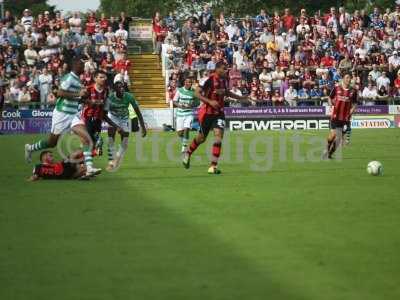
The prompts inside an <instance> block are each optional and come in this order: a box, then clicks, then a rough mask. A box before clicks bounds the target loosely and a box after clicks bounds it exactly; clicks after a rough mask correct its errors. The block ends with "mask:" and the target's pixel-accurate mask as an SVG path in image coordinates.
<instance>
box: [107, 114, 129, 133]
mask: <svg viewBox="0 0 400 300" xmlns="http://www.w3.org/2000/svg"><path fill="white" fill-rule="evenodd" d="M108 117H109V118H110V119H111V121H113V122H114V123H115V124H117V125H118V127H121V128H122V130H123V131H125V132H130V131H131V130H130V129H131V126H130V125H131V120H130V119H120V118H118V117H116V116H114V115H113V114H111V113H110V112H109V113H108ZM110 127H111V125H110Z"/></svg>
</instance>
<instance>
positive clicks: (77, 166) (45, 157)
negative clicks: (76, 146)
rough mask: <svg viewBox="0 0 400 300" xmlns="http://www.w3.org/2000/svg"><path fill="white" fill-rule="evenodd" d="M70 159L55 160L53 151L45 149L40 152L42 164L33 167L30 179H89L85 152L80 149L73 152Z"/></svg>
mask: <svg viewBox="0 0 400 300" xmlns="http://www.w3.org/2000/svg"><path fill="white" fill-rule="evenodd" d="M69 160H70V161H59V162H56V161H54V157H53V153H52V152H51V151H43V152H42V153H40V164H37V165H36V166H35V168H34V169H33V174H32V176H31V177H30V178H29V179H28V180H29V181H37V180H39V179H78V178H82V179H88V178H87V177H86V176H85V174H86V167H85V165H84V164H83V153H82V151H78V152H76V153H74V154H72V155H71V156H70V158H69Z"/></svg>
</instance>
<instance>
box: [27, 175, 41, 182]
mask: <svg viewBox="0 0 400 300" xmlns="http://www.w3.org/2000/svg"><path fill="white" fill-rule="evenodd" d="M39 179H40V177H39V176H37V175H32V176H31V177H29V178H28V179H27V181H29V182H33V181H38V180H39Z"/></svg>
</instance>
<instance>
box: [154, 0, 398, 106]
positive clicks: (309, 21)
mask: <svg viewBox="0 0 400 300" xmlns="http://www.w3.org/2000/svg"><path fill="white" fill-rule="evenodd" d="M153 36H154V40H153V42H154V51H155V52H158V53H159V54H160V55H161V57H162V61H163V67H164V69H165V73H166V76H167V98H168V99H167V100H172V99H173V96H174V93H175V91H176V89H177V87H179V86H180V84H181V82H182V79H183V78H184V77H186V76H193V77H194V78H196V79H197V84H200V85H201V84H202V82H203V81H204V79H206V78H207V76H208V74H209V73H210V72H212V71H213V69H214V68H215V64H216V63H217V62H218V61H224V62H225V63H226V64H227V65H228V66H229V88H230V89H231V90H232V92H234V93H236V94H239V95H248V98H249V101H248V103H247V104H245V105H254V106H263V105H290V106H296V105H327V104H328V98H329V93H330V91H331V89H332V88H333V86H334V85H335V84H337V83H338V82H340V80H341V78H342V76H343V74H344V73H351V74H352V75H353V76H352V85H353V87H354V88H356V89H357V90H358V93H359V96H360V97H359V99H360V102H362V103H363V104H366V105H372V104H387V103H388V102H390V103H391V102H394V101H397V100H398V98H399V97H400V71H399V68H400V6H396V7H395V9H394V10H391V9H389V8H388V9H386V10H384V11H380V10H379V9H378V8H374V9H373V11H371V12H370V13H367V12H366V11H364V10H361V11H358V10H356V11H354V12H348V11H346V9H345V8H343V7H340V8H339V9H336V8H335V7H332V8H331V9H330V10H329V11H328V12H327V13H326V14H322V13H320V12H317V13H315V14H314V15H312V16H311V15H308V13H307V11H306V10H305V9H302V10H301V11H300V14H299V15H298V16H295V15H293V14H292V13H291V11H290V9H288V8H287V9H285V10H284V11H283V12H279V11H274V12H272V11H271V12H267V11H266V10H261V11H260V13H259V14H258V15H257V16H255V17H251V16H245V18H237V17H236V16H235V14H231V15H230V16H229V17H228V16H225V15H224V13H223V12H222V13H220V14H219V15H218V16H213V14H212V12H211V10H210V7H209V6H208V5H205V6H204V8H203V10H202V11H199V12H198V13H197V14H194V15H192V16H190V17H188V18H187V19H185V20H179V19H178V18H177V17H176V16H175V15H174V13H170V14H169V15H168V16H167V17H162V16H160V14H159V13H156V14H155V16H154V18H153ZM230 105H238V106H239V105H242V104H239V103H235V102H234V101H233V100H232V102H231V103H230Z"/></svg>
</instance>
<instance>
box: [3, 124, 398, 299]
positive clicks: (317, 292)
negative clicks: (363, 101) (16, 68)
mask: <svg viewBox="0 0 400 300" xmlns="http://www.w3.org/2000/svg"><path fill="white" fill-rule="evenodd" d="M326 134H327V131H319V132H317V131H306V132H301V131H298V132H257V133H245V132H234V133H231V134H230V135H229V140H230V142H231V143H230V145H231V146H230V151H231V159H227V161H225V162H222V163H221V169H222V171H223V174H222V175H220V176H215V175H208V174H207V173H206V172H207V167H208V164H207V159H206V157H205V155H206V154H205V151H204V150H205V147H204V146H202V147H201V148H199V152H198V155H199V157H200V158H198V159H195V160H194V161H193V162H192V168H191V169H190V170H185V169H183V167H182V166H181V165H180V163H179V162H174V161H171V160H170V159H168V156H167V153H168V145H171V143H170V140H171V138H172V137H173V136H174V133H150V134H149V136H148V137H146V139H144V140H143V141H141V142H143V143H142V144H141V146H140V147H138V149H139V148H142V149H143V155H142V158H141V160H142V161H140V160H138V159H137V158H136V157H137V156H138V155H136V152H137V151H139V152H140V149H139V150H138V149H136V145H135V143H136V141H135V139H132V140H131V143H130V149H129V150H128V154H127V156H126V158H125V160H124V162H123V165H122V167H121V168H120V169H119V170H118V171H117V172H115V173H107V172H105V173H104V174H102V175H101V176H99V177H98V178H96V179H94V180H91V181H88V182H83V181H40V182H35V183H28V182H26V178H27V177H28V176H29V175H30V174H31V172H32V168H33V165H27V164H26V163H25V162H24V160H23V146H24V144H25V143H27V142H32V141H35V140H37V139H38V138H40V137H41V136H32V135H25V136H0V149H1V152H0V153H1V156H0V166H1V172H0V185H1V193H0V299H2V300H47V299H53V300H55V299H57V300H75V299H76V300H106V299H107V300H110V299H121V300H122V299H123V300H126V299H140V300H150V299H151V300H153V299H171V300H178V299H182V300H183V299H185V300H187V299H202V300H204V299H218V300H223V299H226V300H236V299H246V300H248V299H273V300H291V299H299V300H313V299H315V300H321V299H322V300H330V299H340V300H344V299H349V300H357V299H362V300H369V299H376V300H378V299H379V300H381V299H385V300H395V299H400V284H399V279H400V254H399V253H400V182H399V180H400V176H399V175H400V152H399V148H400V130H399V129H387V130H353V135H352V145H351V146H350V147H347V148H346V149H345V150H344V151H343V158H342V159H341V160H335V161H324V162H321V161H319V162H318V161H308V160H313V159H311V158H312V157H314V156H315V155H314V156H312V155H311V154H315V153H316V152H317V151H313V150H312V148H313V147H314V148H315V146H312V145H309V142H311V141H313V140H311V139H312V138H315V137H317V139H316V140H317V141H318V138H319V139H320V140H322V138H324V137H325V135H326ZM296 136H297V138H301V139H302V140H303V141H302V142H300V147H297V146H294V142H293V137H296ZM268 139H270V140H268ZM271 139H272V140H271ZM156 140H158V141H159V143H158V144H159V146H158V147H157V146H154V145H155V144H156V143H155V142H154V141H156ZM282 140H285V141H286V146H284V145H285V144H284V143H282ZM265 141H268V143H266V142H265ZM314 142H315V141H314ZM267 144H268V145H270V146H271V144H273V145H272V146H273V147H272V148H268V147H269V146H267ZM242 146H243V147H242ZM295 148H299V149H300V152H299V153H300V154H299V155H297V154H295V153H296V151H297V150H296V149H295ZM105 149H106V148H105ZM174 149H175V152H179V150H180V149H179V146H178V144H176V145H175V148H174ZM226 149H227V147H225V151H226ZM268 149H272V152H269V158H268V159H269V160H271V158H272V160H271V161H272V162H273V163H272V166H271V164H270V165H268V168H269V171H268V172H257V171H256V169H257V170H260V169H263V166H264V167H265V166H266V164H265V163H264V164H263V160H262V157H265V156H264V154H265V153H267V152H268V151H270V150H268ZM223 151H224V150H223ZM228 151H229V150H228ZM271 153H272V154H271ZM282 153H283V154H282ZM310 153H311V154H310ZM139 154H140V153H139ZM285 154H287V155H285ZM306 154H307V156H306ZM144 155H146V156H147V157H146V158H147V162H143V159H144ZM296 155H297V157H295V159H294V158H293V156H296ZM106 156H107V155H106V152H105V155H104V156H103V157H102V158H100V159H98V158H97V159H96V160H95V163H96V166H99V167H103V168H104V167H105V165H106ZM139 156H140V155H139ZM301 157H303V158H304V157H306V159H305V160H306V161H301V160H302V159H301ZM307 158H308V159H307ZM34 159H35V160H37V159H38V155H35V156H34ZM199 160H201V161H199ZM371 160H379V161H381V162H382V163H383V165H384V168H385V171H384V176H380V177H373V176H370V175H368V174H367V172H366V166H367V163H368V162H369V161H371Z"/></svg>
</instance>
